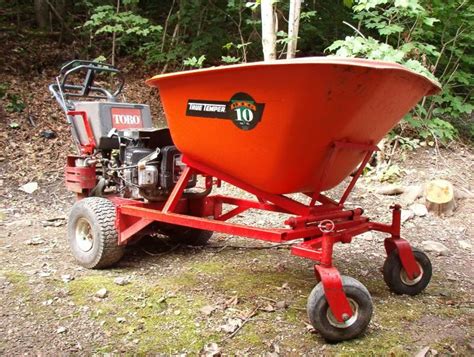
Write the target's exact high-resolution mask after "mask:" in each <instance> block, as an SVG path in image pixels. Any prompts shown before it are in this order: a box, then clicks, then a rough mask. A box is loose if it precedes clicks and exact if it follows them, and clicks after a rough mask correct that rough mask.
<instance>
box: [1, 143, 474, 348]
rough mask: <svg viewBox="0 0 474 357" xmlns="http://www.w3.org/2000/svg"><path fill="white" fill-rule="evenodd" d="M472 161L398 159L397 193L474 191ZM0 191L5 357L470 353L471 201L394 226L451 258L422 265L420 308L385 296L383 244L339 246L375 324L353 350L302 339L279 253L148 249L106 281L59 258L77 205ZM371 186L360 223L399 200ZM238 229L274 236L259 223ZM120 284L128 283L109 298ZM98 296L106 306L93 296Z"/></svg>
mask: <svg viewBox="0 0 474 357" xmlns="http://www.w3.org/2000/svg"><path fill="white" fill-rule="evenodd" d="M473 162H474V156H473V154H472V152H469V151H467V150H464V151H463V150H462V149H459V150H457V151H456V153H454V152H447V151H443V152H442V156H439V155H436V154H435V153H434V150H432V149H420V150H418V151H417V152H416V153H415V154H410V155H409V157H408V158H407V159H406V160H405V161H403V162H402V160H401V159H400V166H401V167H402V168H403V169H404V174H403V175H402V176H403V177H402V179H401V181H402V183H403V184H416V183H422V182H424V181H425V180H427V179H429V178H434V177H443V178H448V179H450V180H451V181H452V182H454V183H455V184H456V185H458V186H461V187H464V188H467V189H470V190H471V191H472V189H473V186H474V172H473V166H472V165H473V164H472V163H473ZM53 174H55V175H57V172H56V173H52V175H53ZM0 179H1V178H0ZM0 184H1V185H0V195H1V202H0V294H1V300H2V304H1V306H0V317H1V321H2V323H1V324H0V336H1V337H0V353H1V354H2V355H19V354H22V353H27V354H37V353H44V354H48V355H56V354H59V353H67V354H69V353H76V354H79V355H89V354H91V353H94V352H95V353H103V352H126V353H133V352H139V353H164V354H176V353H189V354H197V353H199V352H200V351H201V352H202V351H204V350H206V351H211V350H213V349H214V350H215V349H217V348H218V349H220V350H221V351H222V352H223V353H224V354H247V355H254V354H265V353H267V355H269V356H270V355H271V356H277V355H288V354H294V355H300V354H302V355H319V354H325V355H336V354H337V355H352V354H358V355H413V354H416V353H417V352H418V351H420V350H422V349H423V348H425V347H429V349H431V353H434V351H437V352H438V353H439V354H441V355H472V353H474V352H473V348H474V339H473V334H472V331H473V328H472V327H473V317H474V314H473V311H472V307H473V306H472V301H473V300H474V299H473V294H472V287H473V286H472V281H473V276H474V271H473V269H472V263H473V251H472V244H473V243H474V242H473V236H474V228H473V226H474V219H473V212H474V202H473V200H472V199H464V200H460V201H459V206H458V209H457V211H456V212H455V214H454V215H453V216H451V217H444V218H439V217H434V216H432V215H428V216H426V217H415V218H413V219H411V220H409V221H407V222H406V223H405V224H404V227H403V235H404V236H405V237H407V238H408V239H409V240H410V241H411V242H412V243H413V245H414V246H421V245H422V242H423V241H425V240H435V241H438V242H441V243H442V244H444V245H445V246H446V247H447V248H448V249H449V251H448V252H447V253H446V254H443V255H439V254H433V253H430V258H431V260H432V264H433V270H434V276H433V279H432V282H431V284H430V285H429V286H428V288H427V289H426V291H425V292H424V293H422V294H421V295H419V296H415V297H407V296H396V295H394V294H392V293H390V292H389V291H388V289H387V288H386V286H385V284H384V282H383V278H382V274H381V272H380V269H381V267H382V265H383V261H384V259H385V256H384V251H383V236H382V235H378V234H366V235H364V236H363V237H361V238H359V239H356V240H355V241H354V242H353V243H352V244H350V245H344V246H338V247H337V249H336V253H335V255H336V265H337V266H338V267H339V269H340V271H341V272H342V273H343V274H346V275H350V276H353V277H355V278H357V279H358V280H360V281H361V282H362V283H363V284H364V285H365V286H367V288H368V289H369V291H370V293H371V295H372V297H373V300H374V306H375V311H374V317H373V319H372V322H371V324H370V326H369V329H368V331H367V333H366V334H365V335H364V336H363V337H362V338H360V339H357V340H354V341H349V342H344V343H341V344H337V345H329V344H326V343H325V342H324V341H323V340H322V339H321V337H320V336H319V335H318V334H317V333H316V332H314V331H313V330H312V329H310V328H308V323H307V317H306V312H305V305H306V298H307V296H308V294H309V292H310V291H311V289H312V288H313V286H314V284H315V280H314V276H313V272H312V264H311V262H310V261H305V260H303V259H300V258H297V257H293V256H291V255H290V254H289V251H288V249H287V248H285V247H280V248H278V249H277V248H273V249H244V248H240V249H238V248H234V247H231V246H248V247H252V246H253V247H255V246H262V245H263V244H261V243H260V242H256V241H251V240H246V239H242V238H237V237H230V236H225V235H220V234H216V235H215V236H214V238H213V239H212V240H211V243H210V245H209V246H208V247H206V248H203V249H202V248H191V247H185V246H177V245H175V244H174V243H173V242H171V241H168V240H163V239H162V240H158V239H149V240H147V241H142V242H140V243H139V244H137V245H134V246H131V247H129V248H128V250H127V254H126V256H125V257H124V259H123V260H122V261H121V262H120V263H119V264H118V266H117V267H116V268H114V269H110V270H100V271H92V270H86V269H82V268H80V267H79V266H78V265H77V264H76V263H75V262H74V260H73V258H72V257H71V255H70V254H69V251H68V247H67V242H66V239H65V236H66V231H65V223H66V221H65V219H64V218H66V216H67V211H68V209H69V207H70V205H71V204H72V202H73V200H72V198H71V195H70V194H68V193H67V192H65V191H64V190H63V188H62V183H61V181H58V180H52V181H51V182H48V180H47V179H45V181H40V189H39V190H38V191H36V192H35V193H33V194H31V195H28V194H25V193H22V192H19V191H17V190H16V187H11V186H9V185H8V184H7V181H3V180H0ZM376 185H379V184H378V183H376V182H373V181H371V179H370V177H369V178H364V179H363V180H362V181H361V182H360V184H359V186H358V188H357V189H356V190H355V191H354V193H353V195H352V196H351V197H350V201H351V202H352V203H353V204H354V205H355V204H357V205H360V206H362V207H364V208H366V214H367V215H368V216H369V217H371V218H373V219H376V220H382V221H387V220H388V219H389V218H390V212H389V210H388V206H389V205H390V204H391V203H393V202H395V201H396V200H397V197H390V196H381V195H377V194H375V193H374V190H373V189H372V188H373V187H374V186H376ZM48 219H49V221H48ZM239 219H240V220H243V221H244V222H246V223H247V224H263V225H269V224H275V219H274V218H272V217H269V216H264V215H259V214H257V213H252V214H251V215H250V216H247V217H241V218H239ZM460 241H462V242H464V243H460ZM469 244H470V247H469ZM117 278H123V279H118V280H117ZM120 280H125V282H128V283H127V284H125V285H119V284H117V282H118V283H123V281H120ZM102 288H105V289H106V290H107V296H106V297H104V298H99V297H96V296H95V294H96V292H97V291H98V290H99V289H102ZM242 324H243V325H242ZM240 325H242V326H241V327H239V326H240ZM236 328H237V329H238V330H237V331H236V332H235V333H234V334H233V333H232V332H230V331H233V330H234V329H236ZM213 344H215V345H213ZM206 346H207V347H206Z"/></svg>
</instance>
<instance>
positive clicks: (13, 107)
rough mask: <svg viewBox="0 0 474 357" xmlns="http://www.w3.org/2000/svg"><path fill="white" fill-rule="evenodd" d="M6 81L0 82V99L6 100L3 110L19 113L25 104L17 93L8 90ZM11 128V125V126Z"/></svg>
mask: <svg viewBox="0 0 474 357" xmlns="http://www.w3.org/2000/svg"><path fill="white" fill-rule="evenodd" d="M9 88H10V86H9V85H8V83H0V99H4V100H6V102H7V103H6V104H5V110H6V111H7V112H9V113H21V112H22V111H23V110H25V108H26V104H25V102H24V101H23V99H22V98H21V96H19V95H18V94H15V93H11V92H9ZM12 128H13V127H12Z"/></svg>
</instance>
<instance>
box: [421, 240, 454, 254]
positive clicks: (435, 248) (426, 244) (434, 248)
mask: <svg viewBox="0 0 474 357" xmlns="http://www.w3.org/2000/svg"><path fill="white" fill-rule="evenodd" d="M421 245H422V247H423V249H424V250H425V251H427V252H433V253H438V254H439V255H447V254H448V253H449V249H448V247H446V246H445V245H444V244H443V243H440V242H435V241H432V240H425V241H423V242H421Z"/></svg>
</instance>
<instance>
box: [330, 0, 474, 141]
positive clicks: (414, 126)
mask: <svg viewBox="0 0 474 357" xmlns="http://www.w3.org/2000/svg"><path fill="white" fill-rule="evenodd" d="M352 9H353V19H354V21H357V23H358V24H359V26H358V29H357V30H356V32H357V34H356V35H353V36H347V37H346V38H345V39H344V40H337V41H335V42H333V43H332V44H331V45H330V46H329V47H328V48H327V49H326V50H327V51H328V52H330V53H334V54H335V55H337V56H343V57H363V58H369V59H376V60H386V61H392V62H397V63H401V64H403V65H405V66H406V67H408V68H410V69H411V70H413V71H415V72H417V73H421V74H423V75H425V76H427V77H429V78H431V79H433V80H435V79H436V78H437V79H438V81H439V82H440V83H441V85H442V87H443V91H442V93H441V94H440V95H437V96H434V97H430V98H427V99H425V100H424V101H423V103H422V104H420V105H418V106H417V107H416V108H415V109H414V110H413V112H412V113H410V115H407V116H406V118H405V120H406V123H408V124H409V128H410V129H411V130H414V132H415V133H416V134H417V135H419V137H420V138H422V139H429V138H436V139H439V140H440V141H441V142H442V143H447V142H449V141H451V140H453V139H455V138H456V137H457V135H458V129H457V128H456V127H455V126H454V125H453V124H454V123H457V122H458V121H459V120H460V121H463V119H462V118H469V117H470V115H471V114H472V109H473V105H472V94H471V90H468V88H472V86H473V85H474V80H473V75H472V69H473V64H474V60H473V58H472V55H470V56H469V55H465V54H466V53H472V50H473V46H472V36H474V33H473V31H472V26H470V25H469V23H470V21H472V18H473V17H474V15H473V10H474V6H473V5H470V4H468V2H466V1H463V0H450V1H447V2H443V1H431V2H428V1H422V0H354V1H353V7H352ZM440 19H443V22H441V21H440ZM448 19H449V21H448ZM364 33H365V34H366V35H367V36H365V35H364ZM467 127H468V128H469V125H467ZM397 130H398V131H400V128H398V129H397ZM468 130H470V129H468ZM468 135H470V134H468ZM471 137H472V135H471Z"/></svg>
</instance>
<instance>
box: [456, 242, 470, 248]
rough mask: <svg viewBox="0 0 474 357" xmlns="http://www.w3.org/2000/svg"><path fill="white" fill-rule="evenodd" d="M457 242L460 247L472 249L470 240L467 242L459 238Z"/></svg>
mask: <svg viewBox="0 0 474 357" xmlns="http://www.w3.org/2000/svg"><path fill="white" fill-rule="evenodd" d="M458 244H459V246H460V247H461V248H462V249H472V244H471V242H468V241H467V240H459V241H458Z"/></svg>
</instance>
